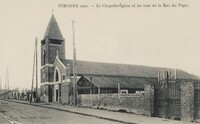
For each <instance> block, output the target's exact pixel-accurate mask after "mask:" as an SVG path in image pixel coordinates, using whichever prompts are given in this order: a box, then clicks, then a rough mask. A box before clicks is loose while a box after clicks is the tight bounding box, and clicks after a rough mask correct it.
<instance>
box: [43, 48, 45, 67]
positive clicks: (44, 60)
mask: <svg viewBox="0 0 200 124" xmlns="http://www.w3.org/2000/svg"><path fill="white" fill-rule="evenodd" d="M45 58H46V51H45V49H44V50H43V60H44V63H43V64H44V65H45Z"/></svg>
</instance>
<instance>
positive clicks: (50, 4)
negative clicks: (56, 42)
mask: <svg viewBox="0 0 200 124" xmlns="http://www.w3.org/2000/svg"><path fill="white" fill-rule="evenodd" d="M120 3H121V4H131V5H133V4H136V5H138V4H141V5H147V4H150V5H152V4H155V5H158V4H160V5H163V4H173V3H174V4H176V5H178V4H179V3H181V4H187V5H188V7H185V8H183V7H160V8H158V7H154V8H153V7H139V8H135V7H132V8H106V7H100V8H97V7H89V8H80V7H78V8H71V7H59V4H78V5H88V6H96V4H99V5H102V4H107V5H108V4H109V5H110V4H120ZM199 5H200V1H197V0H167V1H166V0H148V1H146V0H42V1H40V0H34V1H31V2H30V1H27V0H19V1H12V0H1V1H0V16H1V19H0V36H1V40H0V44H1V45H0V58H1V61H0V78H1V82H2V87H3V88H4V86H5V80H6V68H7V67H8V68H9V82H10V88H11V89H13V88H20V89H21V88H28V89H30V88H31V81H32V71H33V52H34V43H35V39H36V37H37V39H38V42H39V46H38V51H39V52H38V53H40V41H41V40H42V39H43V36H44V33H45V30H46V28H47V25H48V22H49V19H50V17H51V14H52V9H53V13H54V15H55V17H56V20H57V22H58V25H59V27H60V30H61V32H62V35H63V37H64V38H65V45H66V58H69V59H70V58H72V23H71V21H72V20H75V41H76V47H77V59H78V60H86V61H97V62H108V63H124V64H133V65H148V66H157V67H169V68H177V69H182V70H184V71H187V72H188V73H191V74H195V75H197V76H200V48H199V46H200V14H199V12H200V8H199ZM38 68H39V69H38V73H39V75H40V56H39V67H38ZM39 82H40V80H39Z"/></svg>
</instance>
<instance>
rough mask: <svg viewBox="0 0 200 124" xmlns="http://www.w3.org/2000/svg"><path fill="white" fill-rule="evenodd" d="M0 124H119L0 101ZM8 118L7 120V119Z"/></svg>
mask: <svg viewBox="0 0 200 124" xmlns="http://www.w3.org/2000/svg"><path fill="white" fill-rule="evenodd" d="M0 110H1V111H2V112H1V113H2V114H1V115H0V124H9V121H8V120H10V122H11V123H12V122H16V123H19V124H32V123H34V124H117V122H112V121H107V120H103V119H98V118H95V117H89V116H82V115H78V114H73V113H68V112H62V111H56V110H52V109H48V108H41V107H35V106H30V105H23V104H18V103H11V102H5V101H0ZM5 118H6V119H5Z"/></svg>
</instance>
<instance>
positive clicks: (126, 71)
mask: <svg viewBox="0 0 200 124" xmlns="http://www.w3.org/2000/svg"><path fill="white" fill-rule="evenodd" d="M61 61H62V62H63V64H64V65H65V66H66V65H67V64H70V65H71V66H72V60H69V59H61ZM161 69H166V68H162V67H151V66H143V65H129V64H112V63H101V62H89V61H77V73H78V74H82V75H84V74H89V75H90V74H91V75H115V76H116V75H117V76H132V77H153V78H157V77H158V70H161ZM71 72H72V68H71ZM176 72H177V78H180V79H199V77H198V76H195V75H192V74H189V73H187V72H185V71H182V70H180V69H177V70H176Z"/></svg>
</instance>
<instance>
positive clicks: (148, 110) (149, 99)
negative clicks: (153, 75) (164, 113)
mask: <svg viewBox="0 0 200 124" xmlns="http://www.w3.org/2000/svg"><path fill="white" fill-rule="evenodd" d="M144 91H145V92H144V111H145V113H144V114H145V115H147V116H151V115H152V114H153V113H154V86H152V85H145V87H144Z"/></svg>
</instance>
